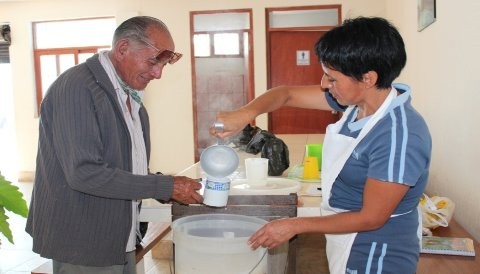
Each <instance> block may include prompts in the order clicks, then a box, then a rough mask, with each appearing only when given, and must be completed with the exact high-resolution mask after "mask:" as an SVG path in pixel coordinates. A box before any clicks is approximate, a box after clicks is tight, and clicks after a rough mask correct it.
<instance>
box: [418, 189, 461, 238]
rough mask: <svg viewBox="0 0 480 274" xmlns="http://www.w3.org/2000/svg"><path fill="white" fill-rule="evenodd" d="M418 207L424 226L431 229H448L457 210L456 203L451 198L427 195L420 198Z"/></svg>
mask: <svg viewBox="0 0 480 274" xmlns="http://www.w3.org/2000/svg"><path fill="white" fill-rule="evenodd" d="M418 206H419V207H420V209H421V212H422V226H423V227H424V228H429V229H434V228H437V227H439V226H443V227H447V226H448V223H449V222H450V220H451V219H452V216H453V212H454V210H455V203H454V202H453V201H452V200H450V199H449V198H447V197H439V196H432V197H428V195H426V194H423V197H422V198H420V202H419V204H418Z"/></svg>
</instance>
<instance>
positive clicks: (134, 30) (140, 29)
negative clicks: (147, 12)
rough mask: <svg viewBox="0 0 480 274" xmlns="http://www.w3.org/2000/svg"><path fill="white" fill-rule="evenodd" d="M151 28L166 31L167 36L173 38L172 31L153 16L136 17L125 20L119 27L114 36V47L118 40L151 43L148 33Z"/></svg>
mask: <svg viewBox="0 0 480 274" xmlns="http://www.w3.org/2000/svg"><path fill="white" fill-rule="evenodd" d="M149 27H154V28H158V29H160V30H164V31H165V34H167V35H168V36H170V37H171V35H170V31H169V30H168V28H167V26H166V25H165V23H163V22H162V21H161V20H159V19H157V18H155V17H151V16H135V17H132V18H129V19H127V20H125V21H124V22H123V23H121V24H120V25H119V26H118V27H117V29H116V30H115V33H114V34H113V41H112V46H115V43H116V42H117V41H118V40H120V39H125V38H127V39H133V40H135V41H141V40H146V41H150V39H149V38H148V37H147V33H146V31H147V29H148V28H149Z"/></svg>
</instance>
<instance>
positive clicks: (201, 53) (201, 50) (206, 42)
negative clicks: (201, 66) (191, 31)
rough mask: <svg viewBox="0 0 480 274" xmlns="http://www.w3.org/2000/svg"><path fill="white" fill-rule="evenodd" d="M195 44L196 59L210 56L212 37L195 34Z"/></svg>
mask: <svg viewBox="0 0 480 274" xmlns="http://www.w3.org/2000/svg"><path fill="white" fill-rule="evenodd" d="M193 44H194V51H195V57H207V56H210V35H209V34H207V33H205V34H195V35H194V36H193Z"/></svg>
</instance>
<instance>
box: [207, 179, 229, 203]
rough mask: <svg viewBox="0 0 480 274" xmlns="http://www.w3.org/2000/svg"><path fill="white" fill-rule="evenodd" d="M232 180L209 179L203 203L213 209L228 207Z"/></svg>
mask: <svg viewBox="0 0 480 274" xmlns="http://www.w3.org/2000/svg"><path fill="white" fill-rule="evenodd" d="M230 182H231V180H230V178H228V177H225V178H213V177H207V180H206V181H205V189H204V191H203V203H204V204H205V205H208V206H213V207H224V206H226V205H227V201H228V194H229V192H230Z"/></svg>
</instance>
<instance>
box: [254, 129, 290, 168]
mask: <svg viewBox="0 0 480 274" xmlns="http://www.w3.org/2000/svg"><path fill="white" fill-rule="evenodd" d="M245 151H246V152H247V153H251V154H258V153H259V152H261V153H262V154H261V157H262V158H267V159H268V175H269V176H279V175H282V173H283V172H284V171H285V170H286V169H287V168H288V167H289V166H290V159H289V153H288V147H287V145H286V144H285V142H283V140H282V139H280V138H278V137H276V136H275V135H274V134H273V133H271V132H268V131H266V130H260V131H259V132H257V134H255V136H253V138H252V139H251V140H250V142H249V143H248V144H247V146H246V148H245Z"/></svg>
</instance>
